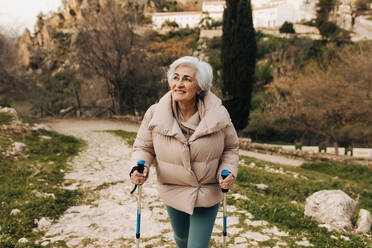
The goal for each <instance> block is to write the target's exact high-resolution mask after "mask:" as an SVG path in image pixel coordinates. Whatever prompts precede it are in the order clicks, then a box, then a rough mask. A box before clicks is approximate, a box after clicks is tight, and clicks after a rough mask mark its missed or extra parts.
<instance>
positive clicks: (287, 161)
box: [239, 150, 305, 167]
mask: <svg viewBox="0 0 372 248" xmlns="http://www.w3.org/2000/svg"><path fill="white" fill-rule="evenodd" d="M239 155H243V156H247V157H253V158H257V159H260V160H264V161H267V162H271V163H276V164H282V165H290V166H294V167H298V166H301V165H302V164H303V163H304V162H305V161H304V160H302V159H291V158H286V157H283V156H277V155H269V154H264V153H258V152H251V151H246V150H240V151H239Z"/></svg>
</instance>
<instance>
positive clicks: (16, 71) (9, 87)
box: [0, 30, 33, 98]
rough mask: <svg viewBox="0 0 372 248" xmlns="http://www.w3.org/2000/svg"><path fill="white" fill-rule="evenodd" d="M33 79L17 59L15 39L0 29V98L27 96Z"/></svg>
mask: <svg viewBox="0 0 372 248" xmlns="http://www.w3.org/2000/svg"><path fill="white" fill-rule="evenodd" d="M32 83H33V80H32V78H31V77H30V76H26V73H25V71H24V70H23V68H21V67H20V66H19V63H18V61H17V41H16V39H14V38H10V37H7V36H6V35H5V34H3V33H2V32H1V30H0V98H1V97H2V96H7V97H15V98H27V95H28V93H29V91H30V88H32V86H31V85H32Z"/></svg>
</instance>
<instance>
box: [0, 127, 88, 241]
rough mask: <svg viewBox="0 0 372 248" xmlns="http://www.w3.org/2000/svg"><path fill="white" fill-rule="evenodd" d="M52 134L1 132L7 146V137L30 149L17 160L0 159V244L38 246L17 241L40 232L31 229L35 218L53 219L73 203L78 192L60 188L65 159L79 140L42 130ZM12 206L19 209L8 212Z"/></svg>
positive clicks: (69, 155) (37, 236)
mask: <svg viewBox="0 0 372 248" xmlns="http://www.w3.org/2000/svg"><path fill="white" fill-rule="evenodd" d="M42 135H48V136H50V137H51V139H49V140H41V139H40V138H39V134H38V133H33V134H32V135H30V136H24V137H23V136H22V135H15V136H6V135H4V134H1V133H0V142H1V140H3V142H2V143H3V146H6V145H7V146H9V145H10V144H11V142H9V140H10V139H12V140H14V141H19V142H23V143H25V144H26V145H27V148H28V149H29V156H28V157H18V159H16V160H11V159H10V158H6V159H3V160H2V161H1V163H0V204H1V207H0V247H9V248H11V247H41V246H39V245H34V244H31V243H29V244H27V245H23V246H21V245H20V244H17V241H18V240H19V239H20V238H22V237H26V238H27V239H28V240H30V241H33V240H36V239H38V238H39V237H40V236H41V235H42V233H38V232H32V229H33V228H36V227H37V225H36V224H35V222H34V220H35V219H40V218H42V217H49V218H51V219H56V218H58V216H60V215H61V214H62V213H63V212H64V211H65V210H66V209H67V208H68V207H70V206H72V205H75V204H76V202H77V201H78V199H79V197H80V196H81V193H79V192H78V191H70V190H64V189H62V188H61V185H62V183H63V180H64V179H63V178H64V171H66V170H67V169H68V168H67V166H66V162H67V160H68V159H69V158H70V157H71V156H74V155H76V154H77V153H78V151H79V149H80V148H81V146H82V142H81V141H79V140H77V139H75V138H73V137H69V136H63V135H60V134H57V133H54V132H47V131H43V132H42ZM33 190H37V191H38V192H41V193H49V194H54V195H55V199H53V198H52V197H47V198H37V197H35V196H34V195H33V194H32V193H31V192H32V191H33ZM12 209H19V210H21V213H20V214H18V215H15V216H10V212H11V210H12Z"/></svg>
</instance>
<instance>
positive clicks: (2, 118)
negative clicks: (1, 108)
mask: <svg viewBox="0 0 372 248" xmlns="http://www.w3.org/2000/svg"><path fill="white" fill-rule="evenodd" d="M12 120H13V117H12V116H11V115H9V114H7V113H0V125H9V124H10V122H12Z"/></svg>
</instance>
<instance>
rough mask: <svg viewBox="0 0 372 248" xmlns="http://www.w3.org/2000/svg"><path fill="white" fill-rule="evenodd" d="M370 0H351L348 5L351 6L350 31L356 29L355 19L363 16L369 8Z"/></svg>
mask: <svg viewBox="0 0 372 248" xmlns="http://www.w3.org/2000/svg"><path fill="white" fill-rule="evenodd" d="M369 4H370V1H369V0H350V1H349V3H348V5H349V8H350V17H351V21H350V22H351V23H350V32H353V31H354V26H355V21H356V19H357V18H358V17H359V16H361V15H362V14H363V13H364V12H365V11H366V10H368V9H369Z"/></svg>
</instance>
